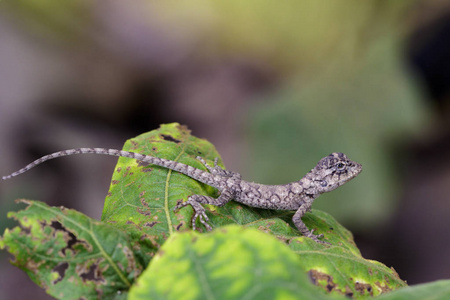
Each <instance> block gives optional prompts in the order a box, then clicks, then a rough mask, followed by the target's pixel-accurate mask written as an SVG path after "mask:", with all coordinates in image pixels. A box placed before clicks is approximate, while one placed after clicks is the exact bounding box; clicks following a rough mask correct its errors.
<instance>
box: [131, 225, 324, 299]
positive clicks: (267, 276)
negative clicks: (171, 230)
mask: <svg viewBox="0 0 450 300" xmlns="http://www.w3.org/2000/svg"><path fill="white" fill-rule="evenodd" d="M300 260H301V259H300V257H299V256H297V255H295V254H294V253H293V252H292V251H291V250H290V249H289V247H287V246H286V245H284V244H283V243H281V242H280V241H278V240H277V239H275V238H274V237H271V236H270V235H268V234H264V233H262V232H260V231H258V230H255V229H245V228H243V227H240V226H236V225H230V226H226V227H223V228H220V229H218V230H215V231H213V232H212V233H209V234H199V233H197V232H186V233H177V234H174V235H172V236H171V237H170V239H169V240H167V241H166V243H165V244H164V245H163V246H162V247H161V249H160V251H159V252H158V253H157V255H156V257H155V258H154V259H153V260H152V262H151V263H150V265H149V267H148V268H147V269H146V270H145V271H144V272H143V274H142V276H141V277H140V278H139V279H138V280H137V282H136V284H135V285H134V286H133V287H132V288H131V290H130V293H129V299H130V300H139V299H319V300H320V299H329V297H327V296H326V295H325V294H324V292H323V291H320V290H319V289H318V288H317V287H315V286H313V285H312V284H311V282H310V280H309V279H308V277H307V276H306V274H305V272H304V271H303V270H302V268H301V263H300Z"/></svg>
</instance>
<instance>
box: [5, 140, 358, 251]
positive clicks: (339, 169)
mask: <svg viewBox="0 0 450 300" xmlns="http://www.w3.org/2000/svg"><path fill="white" fill-rule="evenodd" d="M82 153H94V154H103V155H112V156H122V157H128V158H133V159H136V160H139V161H142V162H146V163H150V164H153V165H158V166H161V167H164V168H168V169H171V170H174V171H177V172H180V173H183V174H185V175H187V176H189V177H191V178H193V179H195V180H197V181H200V182H203V183H205V184H207V185H210V186H213V187H215V188H217V189H218V190H219V192H220V196H219V197H218V198H217V199H216V198H213V197H209V196H204V195H192V196H190V197H189V198H188V200H187V201H185V202H180V203H178V205H177V206H176V207H175V208H174V210H177V209H179V208H182V207H184V206H187V205H191V206H192V208H193V209H194V215H193V217H192V228H193V230H195V229H196V225H195V221H196V219H197V218H198V219H199V220H200V222H201V223H202V224H203V225H204V226H205V227H206V229H207V230H211V229H212V228H211V226H210V225H209V224H208V221H209V219H208V216H207V215H206V213H205V208H204V207H203V206H202V205H201V204H212V205H216V206H223V205H225V204H227V203H228V202H229V201H230V200H232V199H234V200H235V201H237V202H240V203H243V204H245V205H248V206H252V207H258V208H265V209H275V210H296V212H295V214H294V216H293V217H292V221H293V222H294V224H295V226H296V227H297V229H298V230H299V231H300V232H301V233H302V234H303V235H304V236H306V237H309V238H311V239H313V240H314V241H316V242H318V243H326V242H323V241H320V240H319V238H321V237H323V234H321V235H315V234H313V231H314V230H311V231H310V230H309V229H308V228H307V227H306V225H305V224H304V223H303V222H302V219H301V218H302V216H303V215H304V214H305V213H306V212H307V211H310V210H311V205H312V203H313V201H314V200H315V199H316V198H317V197H318V196H319V195H320V194H322V193H326V192H330V191H332V190H334V189H336V188H337V187H339V186H341V185H343V184H344V183H346V182H347V181H349V180H351V179H353V178H354V177H355V176H356V175H358V174H359V173H360V172H361V171H362V166H361V165H360V164H359V163H356V162H354V161H352V160H350V159H348V158H347V156H346V155H345V154H343V153H339V152H335V153H331V154H330V155H328V156H326V157H324V158H322V159H321V160H320V161H319V162H318V163H317V165H316V166H315V167H314V169H312V170H311V171H309V172H308V173H307V174H306V175H305V176H304V177H303V178H302V179H300V180H299V181H295V182H292V183H288V184H283V185H264V184H258V183H254V182H248V181H245V180H242V179H241V175H240V174H238V173H235V172H232V171H228V170H224V169H222V168H221V167H220V166H218V165H217V158H216V160H215V161H214V167H211V166H209V165H208V164H207V163H206V162H205V161H204V160H203V159H202V158H201V157H197V159H198V160H200V161H201V162H202V163H203V164H204V165H205V167H206V168H207V170H208V171H209V172H208V171H204V170H200V169H197V168H194V167H191V166H189V165H186V164H183V163H179V162H176V161H171V160H167V159H163V158H158V157H153V156H149V155H143V154H139V153H134V152H128V151H121V150H115V149H104V148H79V149H70V150H64V151H59V152H55V153H52V154H49V155H46V156H43V157H41V158H39V159H37V160H35V161H34V162H32V163H31V164H29V165H27V166H26V167H24V168H22V169H20V170H19V171H17V172H14V173H12V174H11V175H8V176H3V177H2V178H3V180H5V179H9V178H11V177H14V176H17V175H19V174H22V173H24V172H26V171H28V170H29V169H31V168H33V167H34V166H36V165H39V164H41V163H43V162H45V161H47V160H49V159H53V158H57V157H61V156H66V155H73V154H82ZM327 244H328V243H327Z"/></svg>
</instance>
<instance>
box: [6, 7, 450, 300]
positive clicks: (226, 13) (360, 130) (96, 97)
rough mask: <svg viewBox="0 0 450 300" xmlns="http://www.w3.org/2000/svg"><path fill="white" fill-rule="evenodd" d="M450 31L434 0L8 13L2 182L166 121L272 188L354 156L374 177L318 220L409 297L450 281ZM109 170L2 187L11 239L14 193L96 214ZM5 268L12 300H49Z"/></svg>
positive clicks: (41, 174)
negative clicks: (38, 162)
mask: <svg viewBox="0 0 450 300" xmlns="http://www.w3.org/2000/svg"><path fill="white" fill-rule="evenodd" d="M449 20H450V4H449V3H447V2H446V1H438V0H434V1H425V0H422V1H419V0H415V1H373V0H369V1H357V0H345V1H344V0H339V1H323V0H322V1H317V0H314V1H313V0H308V1H293V0H288V1H282V2H277V1H267V0H259V1H256V0H248V1H237V0H228V1H214V0H192V1H172V0H164V1H135V2H123V1H118V0H112V1H54V0H40V1H24V0H15V1H2V2H0V38H1V40H0V138H1V143H0V153H1V155H0V162H1V163H0V171H1V173H2V174H3V175H6V174H8V173H10V172H12V171H14V170H16V169H18V168H19V167H22V166H23V165H24V164H26V163H28V162H30V161H32V160H34V159H36V158H38V157H39V156H41V155H45V154H48V153H50V152H53V151H57V150H61V149H66V148H72V147H110V148H121V146H122V144H123V143H124V142H125V140H126V139H128V138H131V137H134V136H136V135H138V134H140V133H143V132H146V131H150V130H152V129H155V128H157V127H159V124H161V123H168V122H179V123H182V124H186V125H187V126H188V127H189V128H190V129H192V131H193V134H194V135H196V136H198V137H204V138H206V139H208V140H210V141H211V142H212V143H213V144H215V145H216V147H217V149H218V151H219V153H221V155H222V158H223V159H224V162H225V164H226V166H227V168H229V169H231V170H233V171H237V172H240V173H241V174H242V175H243V177H244V178H245V179H246V180H250V181H256V182H261V183H266V184H281V183H287V182H290V181H295V180H298V179H299V178H300V177H302V176H303V175H304V174H306V172H307V171H309V170H310V169H311V168H313V167H314V165H315V164H316V162H317V161H318V160H319V159H320V158H322V157H323V156H325V155H328V154H329V153H331V152H337V151H339V152H344V153H346V154H347V155H348V156H349V157H350V158H351V159H353V160H356V161H358V162H360V163H361V164H362V165H363V167H364V171H363V173H362V174H361V175H360V176H358V178H356V179H355V180H354V181H352V182H351V183H349V184H347V185H345V186H344V187H342V188H340V189H338V190H336V191H334V192H332V193H329V194H326V195H323V196H321V197H320V198H319V199H318V200H317V201H316V202H315V203H314V208H317V209H321V210H325V211H327V212H329V213H331V214H332V215H333V216H334V217H335V218H336V219H337V220H338V221H339V222H341V223H342V224H343V225H344V226H346V227H348V228H349V229H350V230H351V231H352V232H353V233H354V234H355V237H356V242H357V244H358V246H360V248H361V250H362V253H363V255H364V256H365V257H367V258H373V259H378V260H380V261H382V262H384V263H386V264H387V265H388V266H393V267H394V268H395V269H396V270H397V271H398V272H399V274H400V277H401V278H403V279H407V280H408V283H416V282H424V281H430V280H436V279H439V278H450V271H449V270H450V262H446V261H450V260H449V259H446V257H448V254H447V253H446V252H445V249H446V247H448V246H449V245H450V239H449V238H447V236H450V227H449V225H450V221H448V220H447V212H448V213H450V204H449V202H448V200H449V199H448V198H449V197H448V196H447V195H448V192H449V186H450V185H449V184H450V172H449V170H450V168H449V167H450V151H449V150H450V143H449V141H450V138H449V136H450V134H449V132H450V131H449V126H448V125H449V122H448V121H447V120H448V115H449V114H448V112H449V110H448V100H449V95H450V93H449V90H450V88H449V86H450V76H449V73H450V65H449V63H448V62H447V61H450V38H449V37H450V25H449V23H450V21H449ZM113 168H114V159H111V158H105V157H92V156H86V157H72V158H70V159H61V160H58V161H52V162H48V163H47V164H46V165H42V166H40V167H39V168H37V169H34V170H33V171H31V172H30V173H29V174H28V173H27V174H26V175H23V176H21V177H18V178H16V179H14V180H11V181H7V182H3V183H2V184H1V187H0V196H1V198H0V199H1V201H0V211H1V213H0V221H1V227H2V228H0V229H1V230H2V231H3V229H4V227H5V226H11V224H13V223H12V222H11V221H8V220H6V212H7V211H9V210H12V209H14V210H15V209H16V205H15V204H14V201H13V200H14V199H16V198H21V197H27V198H31V199H39V200H42V201H46V202H47V203H49V204H52V205H64V206H67V207H71V208H75V209H78V210H80V211H82V212H83V213H86V214H88V215H90V216H92V217H97V218H99V217H100V214H101V210H102V204H103V198H104V196H105V194H106V191H107V189H108V185H109V180H110V176H111V174H112V170H113ZM436 249H442V250H436ZM446 255H447V256H446ZM7 258H8V257H7V255H6V254H5V253H1V254H0V259H1V260H0V268H1V269H0V290H2V291H6V292H10V293H11V294H10V295H9V296H8V297H7V298H5V299H25V298H27V297H30V296H33V297H34V299H47V297H48V296H46V295H45V293H44V292H42V291H40V290H39V289H38V288H36V287H34V285H33V284H32V283H31V282H30V280H29V279H27V278H26V276H25V274H24V273H21V271H19V270H15V269H14V268H13V267H11V266H9V264H8V263H7ZM11 274H12V275H11ZM18 286H21V287H24V286H25V288H21V289H20V291H19V292H18V289H17V287H18ZM36 297H38V298H36Z"/></svg>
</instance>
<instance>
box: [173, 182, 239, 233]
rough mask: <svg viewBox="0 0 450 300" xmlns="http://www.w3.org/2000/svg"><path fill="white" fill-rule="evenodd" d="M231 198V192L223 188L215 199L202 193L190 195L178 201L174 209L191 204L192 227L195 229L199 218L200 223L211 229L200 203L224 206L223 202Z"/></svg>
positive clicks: (225, 202)
mask: <svg viewBox="0 0 450 300" xmlns="http://www.w3.org/2000/svg"><path fill="white" fill-rule="evenodd" d="M231 199H233V194H232V193H231V192H230V191H228V190H223V191H222V192H221V193H220V196H219V197H218V198H217V199H216V198H213V197H209V196H203V195H192V196H190V197H189V198H188V199H187V201H185V202H180V203H178V204H177V206H175V208H174V210H177V209H180V208H182V207H185V206H187V205H190V206H192V208H193V209H194V215H193V216H192V229H193V230H195V229H196V225H195V221H196V220H197V218H198V219H199V220H200V223H202V224H203V225H204V226H205V227H206V229H207V230H208V231H210V230H212V227H211V225H209V224H208V221H209V218H208V216H207V215H206V212H205V211H206V210H205V208H204V207H203V206H202V205H201V204H211V205H215V206H224V205H225V204H227V203H228V202H230V200H231Z"/></svg>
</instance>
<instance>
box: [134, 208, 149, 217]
mask: <svg viewBox="0 0 450 300" xmlns="http://www.w3.org/2000/svg"><path fill="white" fill-rule="evenodd" d="M137 212H138V213H140V214H141V215H144V216H151V213H150V211H149V210H147V209H142V208H140V207H138V208H137Z"/></svg>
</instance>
